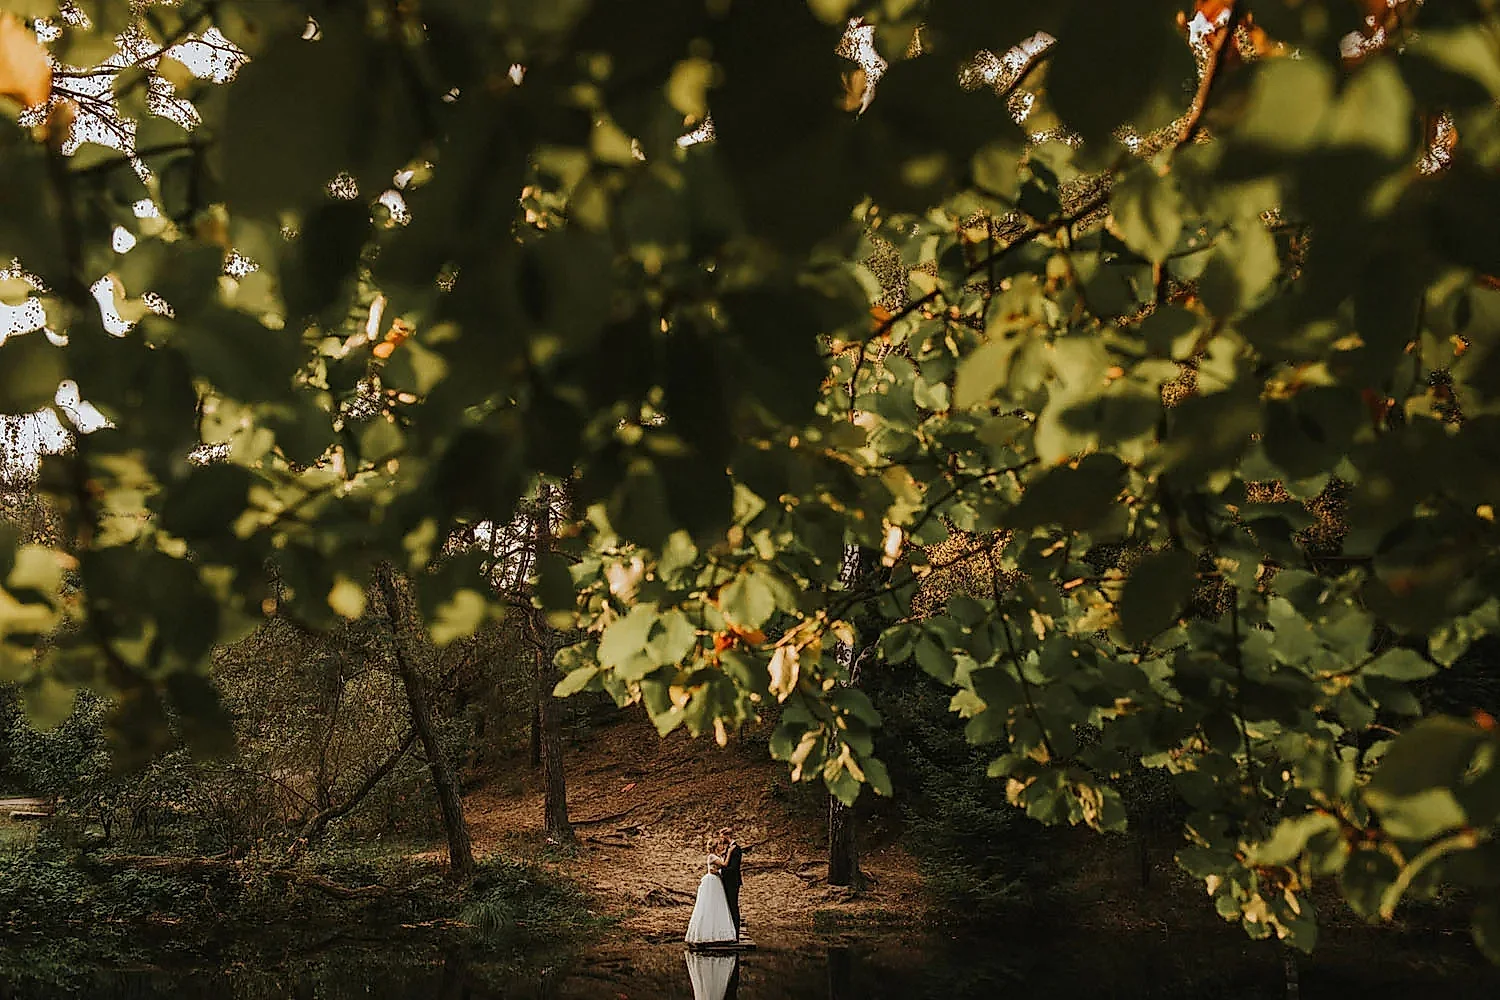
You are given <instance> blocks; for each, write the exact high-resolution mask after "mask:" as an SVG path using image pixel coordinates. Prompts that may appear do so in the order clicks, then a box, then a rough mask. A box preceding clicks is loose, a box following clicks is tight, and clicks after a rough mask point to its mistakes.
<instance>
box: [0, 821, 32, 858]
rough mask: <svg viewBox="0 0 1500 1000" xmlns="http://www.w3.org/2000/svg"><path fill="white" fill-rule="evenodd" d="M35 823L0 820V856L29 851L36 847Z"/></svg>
mask: <svg viewBox="0 0 1500 1000" xmlns="http://www.w3.org/2000/svg"><path fill="white" fill-rule="evenodd" d="M36 833H37V827H36V824H35V823H11V822H9V821H7V820H0V858H4V857H8V856H10V855H14V854H18V853H22V852H25V851H30V850H31V849H32V848H34V847H36Z"/></svg>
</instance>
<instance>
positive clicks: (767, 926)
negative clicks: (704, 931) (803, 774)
mask: <svg viewBox="0 0 1500 1000" xmlns="http://www.w3.org/2000/svg"><path fill="white" fill-rule="evenodd" d="M565 756H566V773H567V781H568V812H569V815H570V817H571V818H572V820H573V824H574V830H575V833H576V834H577V838H578V843H577V846H576V848H574V849H573V850H572V851H565V850H559V849H558V848H557V847H556V845H549V844H542V843H539V835H538V831H539V830H540V829H541V826H542V791H541V789H540V787H539V784H538V782H537V781H536V779H535V777H533V776H532V774H531V773H530V772H529V769H527V768H526V767H525V765H524V763H523V764H522V766H521V768H520V770H521V772H522V777H521V778H520V780H516V779H512V780H511V781H510V782H509V783H506V782H505V781H503V780H500V779H492V780H491V781H489V782H488V783H487V784H485V785H484V786H483V787H480V788H478V789H476V790H474V791H472V792H471V793H470V794H469V795H468V797H467V799H466V803H465V805H466V811H467V814H468V820H469V828H470V833H471V835H472V837H473V840H474V845H475V852H476V853H477V854H479V855H480V856H484V855H486V854H491V853H495V852H504V853H507V854H511V855H515V854H530V855H531V856H533V857H536V858H537V859H538V860H541V861H543V862H544V863H546V864H548V865H549V867H553V868H555V869H556V870H558V871H559V872H561V873H563V874H566V875H568V876H569V877H571V878H572V879H574V880H576V881H577V882H578V883H579V884H580V885H581V886H582V887H583V888H584V889H585V890H586V891H588V892H590V893H591V894H592V895H593V896H594V898H595V899H596V900H599V901H601V902H602V903H603V904H604V905H605V906H607V907H608V908H609V910H610V911H611V915H612V916H614V917H616V918H618V919H620V920H621V921H622V923H623V926H624V927H625V929H626V930H628V931H633V932H634V933H635V934H637V935H640V936H644V937H646V938H648V939H650V940H667V939H676V938H680V936H681V934H682V931H683V929H684V928H686V926H687V922H688V917H689V916H690V915H691V913H692V907H693V901H694V898H695V894H696V892H697V888H698V881H699V879H700V878H701V877H702V876H703V874H704V871H705V840H706V838H707V835H708V834H709V833H711V832H712V831H714V830H716V829H718V828H719V827H722V826H731V827H733V828H734V830H735V835H736V838H737V839H738V841H739V842H740V844H741V845H743V846H745V847H748V848H749V851H748V852H747V854H746V857H745V863H744V872H745V882H744V888H743V889H742V890H741V893H740V900H741V903H740V905H741V912H742V915H743V919H744V924H745V932H746V933H747V935H749V936H750V937H751V938H753V939H756V940H758V941H762V942H764V941H766V940H767V939H768V938H769V937H773V936H775V937H781V938H784V937H786V936H787V935H789V934H790V935H796V934H797V933H798V932H811V931H814V930H819V931H826V930H831V929H837V928H841V927H851V928H852V927H861V928H874V927H879V926H894V925H910V924H911V923H913V922H920V921H921V920H922V917H923V913H924V912H925V907H926V902H925V898H924V894H923V892H922V881H921V877H920V875H919V874H918V872H917V869H916V863H915V861H914V860H913V858H912V857H911V855H910V854H908V853H907V852H906V851H905V850H903V849H902V848H901V847H900V846H899V845H898V844H896V843H895V838H894V836H892V835H891V833H890V832H889V831H885V830H881V829H880V828H878V827H876V828H875V829H872V830H868V831H866V837H865V841H864V843H863V844H862V848H863V853H862V856H861V859H860V863H861V869H862V870H863V871H864V872H865V874H866V876H867V877H868V879H869V885H868V887H867V889H866V891H865V892H862V893H859V894H857V895H856V894H853V893H850V892H849V891H848V890H845V889H840V888H837V887H833V886H829V885H828V884H827V883H826V880H825V876H826V873H827V866H826V854H825V848H824V845H825V843H826V841H825V836H826V834H825V826H824V824H825V820H826V813H825V811H824V810H823V809H822V808H819V806H820V805H821V802H820V799H821V801H826V799H822V797H821V796H819V795H817V794H815V793H813V790H811V789H808V788H806V787H802V788H793V787H792V785H791V783H790V781H789V780H788V777H787V773H786V767H785V765H784V764H782V763H780V762H777V761H773V760H771V759H770V756H769V754H767V753H766V752H765V749H764V747H759V748H756V747H737V746H735V745H734V744H733V743H731V745H730V746H729V747H719V746H718V745H716V744H715V743H714V741H713V740H711V739H697V740H694V739H690V738H689V737H687V735H686V734H684V733H682V732H676V733H673V734H671V735H670V736H668V737H667V738H665V739H662V738H661V737H659V736H658V735H657V734H656V731H655V730H654V729H653V728H652V727H651V726H650V725H649V724H647V723H645V722H644V720H632V721H624V722H618V723H614V724H610V725H605V726H602V727H600V728H597V729H595V730H593V731H592V732H591V733H590V734H589V735H588V737H587V738H586V739H583V740H580V741H578V742H577V743H576V744H574V745H570V746H568V748H567V751H566V755H565Z"/></svg>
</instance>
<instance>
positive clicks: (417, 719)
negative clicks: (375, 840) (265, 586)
mask: <svg viewBox="0 0 1500 1000" xmlns="http://www.w3.org/2000/svg"><path fill="white" fill-rule="evenodd" d="M378 576H379V580H380V592H381V597H382V599H383V600H384V601H385V613H386V616H387V618H389V620H390V623H391V646H392V648H393V649H394V651H395V661H396V669H397V671H398V672H399V673H400V675H401V686H402V687H403V688H404V689H405V690H406V703H407V705H408V706H409V707H410V709H411V724H412V728H413V729H415V730H416V732H417V738H418V739H419V740H421V742H422V752H423V753H424V754H425V755H426V757H427V767H428V770H429V771H430V772H431V774H432V788H433V791H434V792H435V793H436V794H437V800H438V811H439V812H440V813H441V814H442V818H443V830H444V832H445V833H447V835H448V865H449V867H450V868H451V869H452V871H453V874H454V875H456V876H458V877H460V878H468V877H469V876H470V875H472V874H473V872H474V851H473V847H472V845H471V844H470V841H469V827H468V824H467V823H466V822H465V821H464V806H463V799H462V796H461V794H460V791H459V787H458V782H457V781H456V780H455V778H454V775H453V770H452V768H451V767H449V765H448V758H447V757H446V756H445V755H444V754H443V748H442V747H441V746H440V745H439V744H438V740H437V733H436V731H435V730H434V729H433V725H432V710H431V708H430V706H429V705H428V704H427V693H426V691H425V690H423V687H422V678H421V677H419V676H418V675H417V671H416V668H415V667H414V666H413V665H412V662H411V659H410V657H409V656H408V655H407V651H406V648H405V646H404V644H403V643H402V641H401V635H402V628H401V625H400V621H401V612H400V607H401V605H400V597H399V594H398V593H397V592H396V581H395V578H394V576H393V574H392V570H391V567H390V566H389V565H383V566H381V567H380V570H379V573H378Z"/></svg>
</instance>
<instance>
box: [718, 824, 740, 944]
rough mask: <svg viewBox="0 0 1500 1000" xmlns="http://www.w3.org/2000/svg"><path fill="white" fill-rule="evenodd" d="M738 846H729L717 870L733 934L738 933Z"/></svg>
mask: <svg viewBox="0 0 1500 1000" xmlns="http://www.w3.org/2000/svg"><path fill="white" fill-rule="evenodd" d="M740 855H741V851H740V845H739V844H730V845H729V857H727V858H725V859H724V867H723V868H721V869H719V879H720V880H721V881H722V882H723V883H724V896H725V898H726V899H728V900H729V915H730V916H731V917H733V918H734V932H735V933H736V934H738V933H739V931H740Z"/></svg>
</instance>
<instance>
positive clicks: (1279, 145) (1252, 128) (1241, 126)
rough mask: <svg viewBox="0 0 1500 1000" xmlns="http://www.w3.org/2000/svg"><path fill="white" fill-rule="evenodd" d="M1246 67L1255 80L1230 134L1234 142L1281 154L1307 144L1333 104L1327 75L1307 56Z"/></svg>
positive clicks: (1321, 64) (1329, 72)
mask: <svg viewBox="0 0 1500 1000" xmlns="http://www.w3.org/2000/svg"><path fill="white" fill-rule="evenodd" d="M1251 68H1252V71H1253V72H1254V74H1255V75H1254V79H1253V82H1252V83H1251V85H1250V96H1249V100H1248V102H1247V104H1246V106H1245V109H1244V111H1243V112H1242V113H1241V115H1240V118H1239V120H1238V121H1237V122H1236V123H1235V125H1234V128H1233V130H1232V135H1233V137H1234V138H1235V140H1236V141H1238V142H1241V143H1243V144H1245V145H1248V146H1255V147H1260V148H1265V149H1270V150H1276V151H1281V152H1296V151H1299V150H1303V149H1307V148H1308V147H1309V146H1311V145H1313V144H1314V143H1315V142H1316V141H1317V139H1318V137H1319V135H1320V133H1321V131H1322V129H1323V119H1324V117H1325V116H1326V115H1327V114H1328V112H1329V109H1330V107H1331V106H1332V104H1333V84H1334V75H1333V70H1331V69H1330V68H1329V67H1328V65H1327V64H1326V63H1324V62H1322V61H1321V60H1319V59H1317V58H1316V57H1315V56H1313V55H1312V54H1310V53H1302V56H1301V58H1298V59H1263V60H1261V61H1260V62H1258V63H1255V64H1254V65H1253V66H1252V67H1251Z"/></svg>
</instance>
